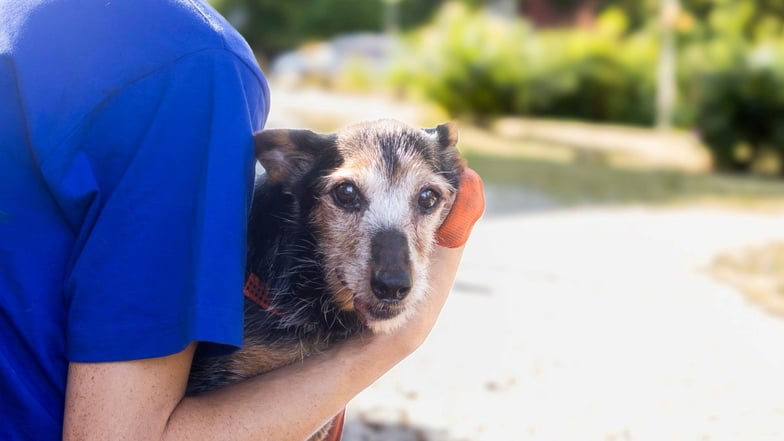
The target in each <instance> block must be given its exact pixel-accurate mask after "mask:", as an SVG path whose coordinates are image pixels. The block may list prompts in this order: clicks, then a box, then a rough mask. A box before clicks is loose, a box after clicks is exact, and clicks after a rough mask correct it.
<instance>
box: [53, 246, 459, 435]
mask: <svg viewBox="0 0 784 441" xmlns="http://www.w3.org/2000/svg"><path fill="white" fill-rule="evenodd" d="M462 253H463V247H462V246H461V247H458V248H454V249H449V248H443V247H437V248H436V250H435V252H434V255H433V262H432V266H431V271H430V277H431V281H430V283H431V287H432V290H431V295H430V296H428V298H427V301H425V302H423V303H422V309H421V311H419V313H418V314H417V315H416V316H415V317H413V318H412V319H411V320H410V321H409V322H407V323H406V325H405V326H403V327H401V328H400V329H398V330H397V331H395V332H393V333H391V334H384V335H367V334H365V335H361V336H359V337H357V338H354V339H352V340H349V341H346V342H344V343H342V344H340V345H338V346H336V347H334V348H331V349H330V350H328V351H326V352H325V353H323V354H321V355H317V356H313V357H310V358H308V359H306V360H304V361H303V362H301V363H297V364H294V365H289V366H286V367H283V368H280V369H278V370H276V371H273V372H270V373H267V374H264V375H261V376H258V377H255V378H252V379H249V380H246V381H243V382H240V383H237V384H234V385H231V386H228V387H226V388H223V389H220V390H216V391H213V392H211V393H208V394H204V395H200V396H194V397H184V392H185V386H186V382H187V379H188V372H189V370H190V363H191V359H192V356H193V350H194V347H193V345H190V346H189V347H188V348H186V349H185V350H184V351H182V352H179V353H177V354H174V355H171V356H168V357H161V358H152V359H147V360H137V361H126V362H116V363H71V365H70V370H69V376H68V386H67V392H66V407H65V424H64V430H63V439H64V440H91V439H95V440H105V439H113V440H126V439H127V440H132V439H138V440H156V439H167V440H168V439H172V440H174V439H178V440H179V439H188V440H191V439H192V440H198V439H205V440H215V439H221V440H245V439H248V440H250V439H255V440H258V439H269V440H297V441H300V440H303V439H306V438H307V437H308V436H309V435H310V434H312V433H313V432H315V431H316V430H317V429H318V428H319V427H321V426H322V425H323V424H324V423H326V422H327V421H328V420H329V419H330V418H332V417H333V416H334V415H335V414H337V413H338V412H339V411H340V410H341V409H342V408H344V407H345V405H346V403H348V401H349V400H350V399H351V398H353V397H354V396H355V395H357V394H358V393H359V392H361V391H362V390H363V389H365V388H366V387H367V386H369V385H370V384H372V383H373V382H374V381H375V380H377V379H378V378H380V377H381V376H382V375H383V374H384V373H385V372H387V371H388V370H389V369H391V368H392V367H393V366H395V365H396V364H397V363H398V362H400V361H401V360H403V359H404V358H406V357H407V356H408V355H409V354H410V353H412V352H413V351H414V350H415V349H417V348H418V347H419V346H420V345H421V344H422V343H423V342H424V341H425V338H426V337H427V335H428V334H429V333H430V331H431V329H432V328H433V326H434V325H435V323H436V320H437V318H438V315H439V313H440V311H441V308H442V307H443V305H444V303H445V302H446V299H447V296H448V293H449V291H450V290H451V287H452V283H453V281H454V277H455V274H456V272H457V268H458V264H459V262H460V258H461V256H462Z"/></svg>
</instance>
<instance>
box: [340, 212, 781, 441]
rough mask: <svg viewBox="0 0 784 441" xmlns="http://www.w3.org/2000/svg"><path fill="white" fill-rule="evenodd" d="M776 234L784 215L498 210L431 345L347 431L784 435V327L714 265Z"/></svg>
mask: <svg viewBox="0 0 784 441" xmlns="http://www.w3.org/2000/svg"><path fill="white" fill-rule="evenodd" d="M772 238H776V239H782V238H784V216H783V215H772V214H750V213H739V212H731V211H720V210H702V209H667V210H650V209H645V208H626V209H607V210H580V211H563V212H549V213H548V212H544V213H540V214H530V213H529V214H524V215H510V216H503V217H493V216H490V217H488V218H486V219H485V220H484V221H483V222H482V223H481V224H480V225H479V226H478V227H477V229H476V231H475V233H474V234H473V236H472V239H471V243H470V245H469V247H468V249H467V251H466V255H465V258H464V261H463V264H462V267H461V270H460V273H459V275H458V279H457V283H456V287H455V291H454V293H453V297H452V298H451V299H450V303H449V304H448V306H447V309H446V311H445V312H444V314H443V316H442V320H441V322H440V323H439V326H438V328H437V329H436V331H435V332H434V334H433V335H432V336H431V339H430V340H429V341H428V343H427V344H426V346H425V347H424V348H422V350H421V352H419V353H417V354H415V355H414V356H412V357H411V358H410V359H408V360H406V361H405V362H404V363H403V364H402V365H400V366H399V367H398V368H396V369H395V370H394V371H392V372H391V373H390V374H389V375H388V376H387V377H385V378H383V379H382V380H381V381H379V382H378V383H377V384H376V385H374V386H373V387H371V388H370V389H369V390H367V391H366V392H365V393H363V394H362V395H361V396H360V397H358V398H357V399H356V400H355V401H354V402H353V403H352V405H351V406H350V415H351V419H352V421H351V422H350V424H349V427H348V431H347V435H348V436H347V440H349V441H354V440H373V439H377V440H404V439H411V440H415V439H425V440H450V441H451V440H474V441H479V440H488V441H490V440H492V441H499V440H575V441H582V440H651V441H658V440H708V439H709V440H727V441H730V440H781V439H784V381H782V375H783V373H784V351H782V350H781V346H782V343H781V342H782V341H784V321H783V320H781V319H775V318H773V317H772V316H769V315H766V314H765V313H763V312H762V311H761V310H760V309H758V308H757V307H755V306H753V305H750V304H747V303H745V301H744V299H743V297H742V296H741V295H739V294H738V293H737V292H736V291H734V290H732V289H731V288H729V287H728V286H725V285H722V284H719V283H718V282H716V281H714V280H713V279H712V278H710V276H708V275H707V274H705V272H704V271H703V268H705V267H706V266H707V264H708V263H709V261H710V259H711V258H712V256H714V255H715V254H717V253H718V252H720V251H721V250H726V249H732V248H736V247H740V246H743V245H746V244H750V243H761V242H763V243H764V242H765V241H768V240H770V239H772ZM363 420H364V421H366V422H371V423H373V424H371V425H370V426H368V425H367V424H365V425H361V424H359V423H358V422H359V421H363ZM373 427H375V429H374V428H373ZM384 430H386V432H383V431H384ZM381 433H385V434H382V435H380V434H381ZM374 434H375V435H379V436H377V437H373V435H374ZM393 434H394V435H393Z"/></svg>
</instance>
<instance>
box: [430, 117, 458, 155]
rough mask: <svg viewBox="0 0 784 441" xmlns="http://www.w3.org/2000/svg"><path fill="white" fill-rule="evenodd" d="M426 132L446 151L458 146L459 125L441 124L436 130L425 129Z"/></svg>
mask: <svg viewBox="0 0 784 441" xmlns="http://www.w3.org/2000/svg"><path fill="white" fill-rule="evenodd" d="M424 130H425V132H426V133H427V134H428V135H430V137H432V138H434V139H435V140H436V141H437V142H438V145H439V146H440V147H441V148H442V149H444V150H446V149H448V148H454V147H456V146H457V124H455V123H453V122H447V123H444V124H439V125H438V126H436V127H435V128H434V129H424Z"/></svg>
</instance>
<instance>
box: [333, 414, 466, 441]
mask: <svg viewBox="0 0 784 441" xmlns="http://www.w3.org/2000/svg"><path fill="white" fill-rule="evenodd" d="M342 441H458V440H457V439H455V438H450V437H449V436H448V434H447V433H446V432H444V431H438V430H432V429H425V428H420V427H413V426H410V425H407V424H390V423H378V422H371V421H361V420H357V419H352V420H349V421H346V425H345V427H344V428H343V440H342Z"/></svg>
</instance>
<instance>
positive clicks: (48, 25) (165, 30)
mask: <svg viewBox="0 0 784 441" xmlns="http://www.w3.org/2000/svg"><path fill="white" fill-rule="evenodd" d="M19 3H20V4H16V5H15V6H14V4H15V2H0V22H2V24H3V27H4V28H5V29H6V30H7V31H8V34H9V35H12V34H13V41H12V42H11V43H10V44H11V47H10V51H11V52H15V54H13V56H14V58H19V59H24V58H35V60H36V61H38V62H39V63H44V62H48V63H58V65H59V66H63V67H68V66H78V68H81V69H83V70H85V71H92V72H105V71H107V70H108V71H111V70H117V69H127V68H129V67H132V68H134V69H135V70H137V71H138V72H139V73H142V74H143V73H144V72H145V71H150V70H153V69H155V68H156V67H159V66H161V65H165V64H167V63H171V62H173V61H176V60H177V59H179V58H182V57H184V56H187V55H189V54H192V53H197V52H199V51H204V50H226V51H229V52H231V53H232V54H234V55H236V56H237V57H238V58H239V59H240V60H241V61H242V62H244V63H246V64H250V65H251V66H250V67H253V66H254V65H255V64H256V63H255V60H254V59H253V53H252V51H251V50H250V48H249V47H248V45H247V43H245V41H244V39H243V38H242V36H241V35H240V34H239V33H238V32H237V31H236V30H235V29H234V28H233V27H232V26H231V25H230V24H229V23H228V22H227V21H226V20H225V19H224V18H223V17H222V16H221V15H220V14H218V13H217V12H216V11H215V10H214V9H213V8H212V7H211V6H210V5H208V4H207V3H206V2H205V1H203V0H133V1H129V0H102V1H89V2H85V1H76V0H49V1H44V0H30V1H29V2H19ZM1 34H2V33H0V37H2V35H1ZM1 40H3V38H0V41H1ZM8 40H10V37H9V38H8ZM131 70H133V69H131ZM135 73H136V72H130V76H133V75H134V74H135Z"/></svg>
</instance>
